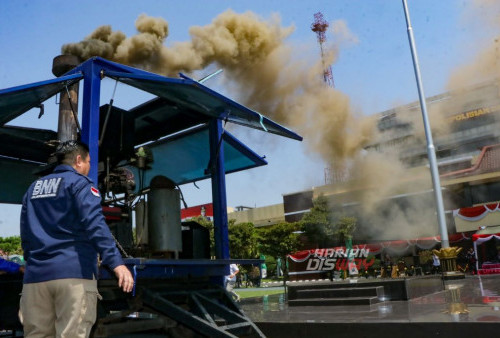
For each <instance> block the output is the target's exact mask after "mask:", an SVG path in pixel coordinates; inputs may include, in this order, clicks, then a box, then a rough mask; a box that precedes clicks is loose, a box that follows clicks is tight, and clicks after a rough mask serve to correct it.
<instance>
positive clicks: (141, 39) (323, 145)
mask: <svg viewBox="0 0 500 338" xmlns="http://www.w3.org/2000/svg"><path fill="white" fill-rule="evenodd" d="M331 26H332V29H331V32H332V33H333V34H336V39H337V41H338V43H339V44H342V43H348V44H353V43H357V42H358V40H357V37H356V36H355V35H353V34H352V33H351V32H350V31H349V29H348V27H347V24H346V23H345V22H343V21H338V22H335V23H334V24H332V25H331ZM136 28H137V31H138V33H137V34H136V35H134V36H131V37H126V36H125V35H124V34H123V33H121V32H119V31H113V30H112V29H111V27H110V26H102V27H99V28H97V29H96V30H95V31H94V32H93V33H92V34H90V35H89V36H88V37H87V38H85V39H84V40H83V41H81V42H79V43H70V44H66V45H64V46H63V47H62V52H63V53H65V54H74V55H78V56H80V57H81V58H83V59H87V58H89V57H91V56H102V57H104V58H107V59H110V60H113V61H117V62H120V63H124V64H127V65H131V66H134V67H139V68H142V69H145V70H148V71H152V72H155V73H159V74H162V75H166V76H176V75H177V73H179V72H185V73H192V72H194V71H197V70H202V69H205V68H206V67H208V66H210V65H216V66H217V67H220V68H223V69H224V71H225V72H224V76H225V78H226V79H227V81H228V83H229V86H230V87H231V91H232V92H233V93H235V94H236V95H237V96H238V97H237V99H238V100H239V101H240V102H243V103H244V104H245V105H246V106H248V107H250V108H252V109H255V110H257V111H259V112H262V113H263V114H265V115H267V116H269V117H270V118H272V119H273V120H275V121H277V122H279V123H282V124H284V125H286V126H288V127H290V128H292V129H294V130H296V131H297V132H298V133H299V134H301V135H302V136H303V137H304V141H305V143H306V144H307V146H308V149H309V150H310V151H312V152H315V153H319V154H321V156H322V158H323V159H324V161H325V162H326V163H327V164H328V165H331V166H332V167H333V168H334V170H341V171H343V172H344V171H345V172H348V173H349V178H350V179H351V180H352V181H355V182H356V184H359V186H360V187H362V191H363V193H362V194H361V195H360V196H359V198H357V201H358V202H360V203H361V204H362V205H363V209H364V212H365V214H366V215H367V216H366V217H367V218H368V219H370V220H371V221H372V222H371V224H373V225H376V224H381V225H382V226H381V227H375V226H374V227H373V228H372V229H371V231H377V232H378V233H379V234H380V236H382V237H381V238H383V239H387V238H389V237H388V236H394V235H397V236H400V238H408V237H409V236H410V237H412V236H415V237H418V236H419V235H426V234H427V232H430V233H429V234H430V235H433V234H435V231H432V229H437V225H436V224H437V221H436V217H435V213H434V210H433V209H429V207H428V206H427V207H426V209H425V211H423V209H424V206H419V205H414V207H413V208H409V209H408V208H399V207H395V208H393V209H392V210H391V212H390V213H389V214H380V213H379V207H380V203H383V201H382V200H383V199H384V198H386V197H389V196H391V195H395V194H399V193H404V192H407V191H408V190H410V191H419V190H422V189H428V186H430V175H429V172H428V169H425V170H424V172H423V173H422V174H421V175H423V176H424V182H427V183H424V184H422V183H421V182H422V181H418V182H417V183H416V184H415V186H413V187H411V183H410V182H411V180H409V179H408V177H409V176H411V175H410V174H409V172H408V170H407V168H406V167H405V166H404V165H403V164H402V163H401V162H400V161H399V158H398V156H397V153H394V152H393V153H372V152H369V153H366V154H364V153H363V151H362V149H363V147H364V146H365V145H366V144H368V143H370V142H373V140H374V130H375V128H374V126H375V122H376V120H377V119H376V118H366V117H364V116H362V115H361V113H360V112H356V111H354V110H353V108H352V106H351V103H350V100H349V97H348V96H347V95H345V94H343V93H342V92H341V91H339V90H336V89H333V88H330V87H327V86H326V85H325V84H324V82H323V79H322V73H323V69H322V67H323V66H322V62H321V60H320V58H319V51H318V53H317V55H318V57H317V58H316V59H314V60H310V59H305V58H301V56H302V55H303V54H304V53H303V52H304V51H303V50H301V49H300V48H299V47H296V46H292V45H290V44H288V43H287V41H286V40H287V38H288V37H289V36H290V34H292V32H293V27H282V26H281V24H280V20H279V18H278V17H273V18H271V20H268V21H265V20H262V19H260V18H259V17H257V16H256V15H255V14H253V13H251V12H247V13H244V14H237V13H235V12H233V11H231V10H228V11H226V12H224V13H222V14H220V15H219V16H217V17H216V18H215V19H214V20H213V21H212V22H211V23H210V24H208V25H205V26H193V27H191V28H190V30H189V33H190V35H191V40H190V41H185V42H176V43H173V44H171V46H170V47H167V46H165V41H166V39H167V38H168V31H169V30H168V24H167V22H166V21H165V20H163V19H161V18H153V17H149V16H146V15H141V16H140V17H139V18H138V19H137V21H136ZM311 34H313V33H311ZM337 53H338V50H337V49H335V48H333V49H328V50H326V51H325V57H326V59H327V60H326V63H327V64H330V63H332V62H334V61H335V60H336V58H337ZM410 115H411V114H410ZM413 115H415V114H413ZM417 116H418V115H417ZM414 122H416V123H417V124H418V123H420V124H421V119H418V118H416V119H415V121H414ZM377 137H380V135H377ZM419 175H420V174H419ZM426 175H427V176H426ZM366 188H371V189H366ZM416 220H418V222H417V221H416ZM392 225H394V226H392ZM427 227H429V229H427ZM384 236H385V237H384Z"/></svg>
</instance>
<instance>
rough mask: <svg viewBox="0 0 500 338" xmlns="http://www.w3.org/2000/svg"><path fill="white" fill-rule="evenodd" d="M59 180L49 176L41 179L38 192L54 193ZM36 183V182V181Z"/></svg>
mask: <svg viewBox="0 0 500 338" xmlns="http://www.w3.org/2000/svg"><path fill="white" fill-rule="evenodd" d="M60 182H61V178H60V177H59V178H51V179H48V180H44V181H41V186H40V188H39V192H38V193H37V195H38V194H42V195H51V194H55V193H56V192H57V188H58V186H59V183H60ZM37 184H38V182H37Z"/></svg>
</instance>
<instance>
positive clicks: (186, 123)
mask: <svg viewBox="0 0 500 338" xmlns="http://www.w3.org/2000/svg"><path fill="white" fill-rule="evenodd" d="M89 64H91V65H93V66H94V65H97V66H98V67H99V69H101V71H100V74H101V75H102V76H107V77H110V78H113V79H116V80H118V81H120V82H123V83H126V84H128V85H130V86H133V87H136V88H139V89H141V90H144V91H146V92H149V93H152V94H154V95H156V96H157V98H156V99H153V100H150V101H147V102H144V103H143V104H140V105H138V106H136V107H134V108H132V109H129V110H124V109H120V108H117V107H113V112H114V113H117V114H123V116H125V115H127V119H128V118H130V119H131V120H132V121H133V122H132V123H131V125H132V127H131V128H133V129H130V130H126V132H127V133H128V134H132V135H133V140H132V141H133V145H134V146H135V147H137V146H139V145H142V144H145V143H147V146H148V147H149V148H150V149H151V150H152V152H153V157H154V162H153V163H152V164H151V167H152V169H151V170H149V171H147V172H146V174H145V175H146V177H145V180H144V182H149V179H150V178H152V177H153V176H155V175H157V174H160V173H161V174H162V175H165V176H167V177H169V178H170V179H172V180H173V181H174V182H175V183H176V184H184V183H188V182H193V181H197V180H201V179H205V178H209V177H210V173H209V171H207V169H208V167H209V161H210V145H209V132H208V124H209V121H212V120H214V119H217V120H219V121H221V120H223V121H227V122H233V123H237V124H240V125H244V126H247V127H251V128H255V129H260V130H264V131H267V132H270V133H274V134H277V135H281V136H285V137H289V138H292V139H296V140H302V138H301V137H300V136H299V135H297V134H295V133H294V132H292V131H290V130H288V129H287V128H285V127H283V126H280V125H279V124H277V123H275V122H273V121H272V120H270V119H268V118H266V117H264V116H262V115H261V114H259V113H257V112H255V111H252V110H250V109H248V108H246V107H244V106H242V105H240V104H238V103H236V102H235V101H232V100H230V99H228V98H227V97H225V96H223V95H220V94H218V93H217V92H215V91H213V90H211V89H209V88H207V87H205V86H204V85H202V84H200V83H199V82H197V81H195V80H192V79H190V78H188V77H186V76H182V78H179V79H174V78H166V77H163V76H159V75H156V74H153V73H149V72H146V71H142V70H139V69H135V68H132V67H128V66H124V65H121V64H117V63H114V62H110V61H107V60H104V59H102V58H97V57H96V58H92V59H89V60H87V61H85V62H84V63H82V64H81V65H79V66H77V67H76V68H75V69H73V70H71V71H70V72H68V73H66V74H65V75H63V76H61V77H59V78H56V79H51V80H47V81H42V82H36V83H32V84H28V85H23V86H18V87H13V88H8V89H4V90H0V141H1V142H2V143H3V144H4V145H6V146H2V147H0V177H2V178H3V179H2V186H5V187H6V188H9V187H10V188H9V189H3V190H4V191H5V190H9V191H10V192H9V193H6V192H0V203H20V202H21V198H22V192H24V191H25V189H26V188H27V186H28V184H29V183H30V182H31V181H32V180H33V179H34V177H35V176H33V175H30V174H29V173H30V172H31V171H32V170H33V169H38V168H39V166H40V165H42V164H45V163H46V161H47V158H48V156H49V154H50V153H51V152H52V151H53V148H52V147H51V146H50V145H48V143H47V141H49V140H54V139H55V138H56V137H57V135H56V133H55V132H54V131H51V130H42V129H36V128H21V127H14V126H5V124H6V123H7V122H9V121H12V120H13V119H14V118H16V117H18V116H20V115H22V114H23V113H25V112H27V111H28V110H30V109H31V108H33V107H37V106H39V105H40V104H41V103H43V101H45V100H47V99H48V98H50V97H52V96H53V95H55V94H57V93H58V92H60V91H62V90H65V87H66V86H69V85H71V84H73V83H75V82H78V81H80V80H81V79H82V78H84V76H87V75H85V74H86V73H85V72H86V71H88V69H89V68H88V65H89ZM84 104H85V102H84ZM104 111H107V109H106V108H105V106H103V107H101V109H100V114H103V112H104ZM97 113H98V114H99V112H97ZM84 115H85V111H84ZM116 128H117V126H115V129H116ZM110 137H119V136H110ZM221 144H222V147H223V148H222V149H223V153H224V156H223V159H224V169H225V173H226V174H227V173H232V172H236V171H240V170H245V169H249V168H253V167H256V166H260V165H265V164H267V162H266V161H264V159H263V158H262V157H260V156H259V155H257V154H255V153H254V152H253V151H252V150H250V149H249V148H248V147H246V146H245V145H244V144H243V143H241V142H239V141H238V140H237V139H236V138H235V137H234V136H232V135H231V134H229V133H228V132H227V131H225V132H224V133H223V134H222V141H221ZM99 153H100V151H99ZM101 160H102V159H101ZM173 164H175V165H173ZM13 168H19V170H17V171H16V174H15V175H14V174H12V173H11V174H9V176H6V175H7V173H8V172H12V170H13ZM6 177H9V179H8V181H6V179H5V178H6ZM14 187H15V188H14Z"/></svg>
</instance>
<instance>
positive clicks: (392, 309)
mask: <svg viewBox="0 0 500 338" xmlns="http://www.w3.org/2000/svg"><path fill="white" fill-rule="evenodd" d="M445 285H446V290H444V291H441V292H437V293H433V294H430V295H426V296H423V297H419V298H415V299H412V300H408V301H386V302H382V303H379V304H375V305H357V306H325V307H323V306H314V307H309V306H308V307H306V306H302V307H288V305H287V303H286V301H285V297H284V295H271V296H267V297H262V298H258V299H248V300H247V299H244V300H242V302H241V307H242V309H243V310H244V311H245V313H246V314H247V315H248V316H249V317H250V318H251V319H252V320H253V321H254V322H257V323H258V322H282V323H283V322H288V323H291V322H293V323H301V322H302V323H346V322H370V323H377V322H378V323H381V322H384V323H391V322H393V323H396V322H399V323H402V322H403V323H404V322H415V323H418V322H421V323H431V322H435V323H438V322H439V323H443V322H490V323H491V322H495V323H498V324H499V330H500V275H494V276H484V277H479V276H467V277H466V278H465V279H461V280H455V281H447V282H446V283H445ZM242 290H243V289H242ZM499 332H500V331H499Z"/></svg>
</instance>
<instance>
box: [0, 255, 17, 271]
mask: <svg viewBox="0 0 500 338" xmlns="http://www.w3.org/2000/svg"><path fill="white" fill-rule="evenodd" d="M20 268H21V266H20V265H19V264H17V263H14V262H10V261H7V260H5V259H3V258H0V271H5V272H7V273H16V272H18V271H19V269H20Z"/></svg>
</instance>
